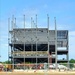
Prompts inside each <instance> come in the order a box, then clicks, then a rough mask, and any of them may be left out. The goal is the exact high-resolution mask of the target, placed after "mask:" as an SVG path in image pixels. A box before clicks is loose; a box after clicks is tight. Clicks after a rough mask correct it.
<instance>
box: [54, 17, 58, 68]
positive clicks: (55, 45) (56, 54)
mask: <svg viewBox="0 0 75 75" xmlns="http://www.w3.org/2000/svg"><path fill="white" fill-rule="evenodd" d="M54 22H55V55H56V57H55V64H56V69H57V26H56V17H54Z"/></svg>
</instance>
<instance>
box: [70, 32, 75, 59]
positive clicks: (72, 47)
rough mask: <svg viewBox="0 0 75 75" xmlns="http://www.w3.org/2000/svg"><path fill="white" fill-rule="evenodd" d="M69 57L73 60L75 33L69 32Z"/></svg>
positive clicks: (74, 54) (74, 56)
mask: <svg viewBox="0 0 75 75" xmlns="http://www.w3.org/2000/svg"><path fill="white" fill-rule="evenodd" d="M69 55H70V56H69V57H70V58H74V59H75V31H70V32H69Z"/></svg>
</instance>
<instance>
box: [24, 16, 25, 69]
mask: <svg viewBox="0 0 75 75" xmlns="http://www.w3.org/2000/svg"><path fill="white" fill-rule="evenodd" d="M24 36H25V15H24ZM24 70H25V37H24Z"/></svg>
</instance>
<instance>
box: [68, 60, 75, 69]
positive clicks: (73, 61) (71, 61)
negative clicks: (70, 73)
mask: <svg viewBox="0 0 75 75" xmlns="http://www.w3.org/2000/svg"><path fill="white" fill-rule="evenodd" d="M69 63H70V68H73V67H74V63H75V60H74V59H71V60H70V61H69Z"/></svg>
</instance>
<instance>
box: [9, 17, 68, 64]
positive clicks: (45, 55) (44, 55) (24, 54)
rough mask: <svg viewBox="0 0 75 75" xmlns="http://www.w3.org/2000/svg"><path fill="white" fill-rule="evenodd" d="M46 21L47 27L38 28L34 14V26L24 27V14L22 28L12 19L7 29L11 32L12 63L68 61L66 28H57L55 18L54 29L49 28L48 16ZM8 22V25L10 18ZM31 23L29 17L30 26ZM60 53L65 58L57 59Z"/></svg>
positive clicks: (10, 56)
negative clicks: (9, 28) (10, 26)
mask: <svg viewBox="0 0 75 75" xmlns="http://www.w3.org/2000/svg"><path fill="white" fill-rule="evenodd" d="M14 20H15V21H14ZM47 21H48V23H47V26H48V27H47V28H38V27H37V16H36V23H35V26H36V27H35V28H33V27H31V28H26V27H25V16H24V28H16V27H15V25H16V19H14V18H13V19H12V29H11V30H9V33H10V34H11V38H10V39H11V40H10V41H9V46H10V47H11V55H10V53H9V58H11V61H12V64H18V63H20V64H21V63H24V64H25V63H35V64H38V63H48V64H50V63H56V64H57V63H63V62H65V63H68V60H69V55H68V54H69V53H68V30H57V27H56V19H55V30H50V29H49V16H48V18H47ZM8 22H9V23H8V24H9V25H10V20H9V21H8ZM32 24H33V23H32V18H31V26H32ZM8 27H9V26H8ZM62 55H65V56H66V58H64V57H63V58H62V59H58V56H62Z"/></svg>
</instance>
